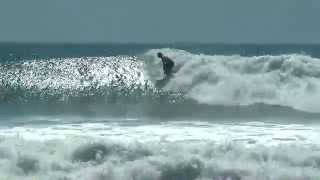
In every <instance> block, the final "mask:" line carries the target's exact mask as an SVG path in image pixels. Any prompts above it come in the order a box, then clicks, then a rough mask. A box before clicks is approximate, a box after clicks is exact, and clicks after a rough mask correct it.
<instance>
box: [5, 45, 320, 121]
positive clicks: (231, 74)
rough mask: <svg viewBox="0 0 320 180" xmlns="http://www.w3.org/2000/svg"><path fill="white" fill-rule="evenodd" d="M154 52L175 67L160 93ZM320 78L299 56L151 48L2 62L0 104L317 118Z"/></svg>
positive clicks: (315, 62)
mask: <svg viewBox="0 0 320 180" xmlns="http://www.w3.org/2000/svg"><path fill="white" fill-rule="evenodd" d="M158 51H162V52H163V53H164V54H165V55H167V56H169V57H171V58H172V59H174V61H175V62H176V67H175V69H174V71H175V72H176V73H175V75H174V78H172V80H171V81H170V82H169V83H168V84H167V85H166V86H165V87H164V89H162V90H158V89H156V88H155V87H154V85H153V84H154V82H155V81H156V80H157V79H161V78H162V74H163V73H162V68H161V61H160V60H159V59H158V58H156V57H155V55H156V52H158ZM319 77H320V61H319V59H316V58H312V57H310V56H306V55H299V54H288V55H280V56H253V57H243V56H239V55H233V56H220V55H219V56H215V55H204V54H192V53H189V52H186V51H184V50H176V49H152V50H149V51H147V52H146V53H144V54H141V55H138V56H114V57H84V58H61V59H48V60H25V61H22V62H14V63H9V64H8V63H6V64H4V63H3V64H0V105H2V106H3V107H6V108H8V109H9V108H10V107H16V105H17V104H20V105H21V104H33V106H31V107H28V108H33V107H37V106H39V107H42V106H43V104H44V103H46V104H52V107H54V108H51V109H55V108H59V107H63V109H64V110H65V111H68V110H70V109H74V108H77V107H84V108H85V109H94V111H98V109H100V110H101V111H104V112H107V113H110V112H111V111H112V112H122V111H121V109H125V110H124V111H125V112H127V111H128V109H135V113H134V114H141V113H142V112H144V111H152V113H160V114H161V113H162V115H163V114H166V115H172V116H175V115H176V116H180V115H181V114H184V113H185V112H186V111H188V109H189V110H190V109H194V110H199V111H200V112H199V113H195V114H197V115H199V114H205V113H203V112H202V111H206V112H215V113H219V112H220V110H221V108H224V109H228V108H229V109H231V110H230V112H235V113H237V112H239V111H240V112H243V114H249V112H252V109H253V110H257V107H259V108H260V110H261V107H263V108H262V109H263V110H262V111H269V110H270V109H272V111H274V110H277V111H278V112H284V111H285V112H287V114H290V113H291V114H292V111H296V112H313V113H319V112H320V106H319V102H320V101H319V100H320V91H319V88H320V81H319V79H318V78H319ZM90 104H94V106H92V107H89V106H90ZM10 105H12V106H10ZM237 107H241V110H239V108H237ZM2 109H3V108H2ZM161 109H162V110H163V111H161ZM164 109H165V110H164ZM213 109H215V110H213ZM243 109H245V110H243ZM248 109H251V110H248ZM293 109H295V110H293ZM57 111H59V112H61V111H60V110H57ZM259 112H260V111H254V113H258V114H259ZM122 113H123V112H122ZM120 114H121V113H120ZM293 114H294V113H293Z"/></svg>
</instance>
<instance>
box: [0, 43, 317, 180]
mask: <svg viewBox="0 0 320 180" xmlns="http://www.w3.org/2000/svg"><path fill="white" fill-rule="evenodd" d="M157 52H162V53H163V54H165V55H166V56H168V57H170V58H172V59H173V60H174V62H175V65H176V66H175V67H174V72H175V73H174V76H173V77H172V78H171V79H170V81H169V82H168V83H167V84H166V85H165V86H164V87H163V88H161V89H160V88H157V87H156V86H155V83H156V81H157V80H160V79H162V78H163V72H162V64H161V61H160V60H159V59H158V58H157V57H156V54H157ZM57 56H58V57H50V58H43V57H42V58H41V57H40V58H26V57H25V58H22V59H19V60H14V61H1V62H0V180H2V179H3V180H7V179H8V180H9V179H10V180H11V179H14V180H15V179H19V180H20V179H22V180H34V179H39V180H40V179H41V180H42V179H48V180H74V179H78V180H120V179H121V180H200V179H201V180H202V179H204V180H207V179H208V180H209V179H210V180H212V179H213V180H227V179H230V180H256V179H257V180H263V179H265V180H267V179H268V180H271V179H272V180H285V179H288V180H309V179H312V180H313V179H319V178H320V171H319V169H320V143H319V141H318V139H319V138H320V126H319V122H318V119H319V118H320V108H319V107H320V106H319V100H320V81H319V77H320V59H319V58H318V57H314V56H311V55H307V54H304V53H300V52H295V53H280V54H279V53H274V54H272V53H269V54H261V55H260V54H256V55H242V54H241V55H240V54H230V53H225V54H214V53H203V52H193V51H189V50H183V49H178V48H153V49H152V48H149V49H148V48H147V49H146V50H144V51H143V52H139V53H133V54H130V53H127V54H126V53H125V52H123V53H118V54H116V55H110V56H84V57H71V56H70V57H64V56H61V57H59V55H57Z"/></svg>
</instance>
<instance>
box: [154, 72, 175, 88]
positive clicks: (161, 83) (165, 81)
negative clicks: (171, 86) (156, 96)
mask: <svg viewBox="0 0 320 180" xmlns="http://www.w3.org/2000/svg"><path fill="white" fill-rule="evenodd" d="M172 77H173V76H172V75H171V76H166V77H164V78H163V79H160V80H157V81H156V83H155V86H156V87H157V88H159V89H161V88H163V87H164V86H166V85H167V84H168V82H169V81H170V79H171V78H172Z"/></svg>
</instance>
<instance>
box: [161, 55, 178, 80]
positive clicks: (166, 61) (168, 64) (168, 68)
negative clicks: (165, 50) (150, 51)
mask: <svg viewBox="0 0 320 180" xmlns="http://www.w3.org/2000/svg"><path fill="white" fill-rule="evenodd" d="M157 55H158V58H160V59H161V60H162V64H163V72H164V74H165V75H166V77H170V76H171V75H172V68H173V66H174V62H173V60H172V59H170V58H168V57H166V56H164V55H163V54H162V53H161V52H158V54H157Z"/></svg>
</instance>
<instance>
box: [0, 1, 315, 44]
mask: <svg viewBox="0 0 320 180" xmlns="http://www.w3.org/2000/svg"><path fill="white" fill-rule="evenodd" d="M319 18H320V0H1V1H0V41H18V42H20V41H23V42H181V41H183V42H190V41H191V42H224V43H245V42H249V43H320V23H319Z"/></svg>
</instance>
